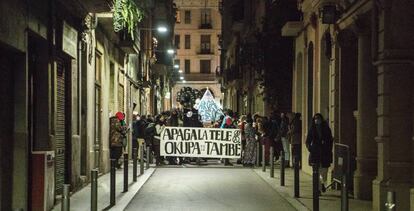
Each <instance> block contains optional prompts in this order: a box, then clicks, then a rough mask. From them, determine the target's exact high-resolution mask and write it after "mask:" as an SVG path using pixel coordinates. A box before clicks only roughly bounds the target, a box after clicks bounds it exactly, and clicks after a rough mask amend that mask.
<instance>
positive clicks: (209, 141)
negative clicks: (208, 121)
mask: <svg viewBox="0 0 414 211" xmlns="http://www.w3.org/2000/svg"><path fill="white" fill-rule="evenodd" d="M240 135H241V133H240V130H239V129H221V128H196V127H165V128H164V130H163V131H162V132H161V136H160V138H161V143H160V153H161V156H173V157H201V158H236V159H237V158H240V157H241V136H240Z"/></svg>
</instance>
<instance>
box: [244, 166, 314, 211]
mask: <svg viewBox="0 0 414 211" xmlns="http://www.w3.org/2000/svg"><path fill="white" fill-rule="evenodd" d="M252 171H253V172H255V173H256V174H257V176H259V177H260V178H261V179H262V180H263V181H265V182H266V183H267V184H268V185H269V186H270V187H271V188H272V189H274V190H275V191H276V192H277V193H279V195H280V196H282V197H283V198H284V199H285V200H286V201H287V202H289V204H290V205H292V206H293V207H294V208H295V209H296V210H300V211H310V210H311V209H309V208H308V207H306V206H305V205H304V204H303V203H302V202H300V201H299V200H298V199H296V198H294V197H292V196H291V195H290V194H289V193H288V192H287V191H286V190H285V189H286V188H282V187H279V186H277V185H276V183H275V182H274V180H275V179H274V178H270V176H269V175H267V176H264V175H262V174H260V172H261V169H252Z"/></svg>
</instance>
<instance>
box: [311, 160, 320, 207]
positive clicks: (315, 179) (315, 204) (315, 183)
mask: <svg viewBox="0 0 414 211" xmlns="http://www.w3.org/2000/svg"><path fill="white" fill-rule="evenodd" d="M312 170H313V171H312V186H313V194H312V195H313V211H319V164H313V166H312Z"/></svg>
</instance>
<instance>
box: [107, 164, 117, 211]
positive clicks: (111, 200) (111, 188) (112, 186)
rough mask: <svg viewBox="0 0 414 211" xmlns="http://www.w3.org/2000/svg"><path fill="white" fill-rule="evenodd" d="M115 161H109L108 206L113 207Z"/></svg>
mask: <svg viewBox="0 0 414 211" xmlns="http://www.w3.org/2000/svg"><path fill="white" fill-rule="evenodd" d="M116 161H117V160H116V159H111V181H110V195H109V197H110V200H109V201H110V205H111V206H114V205H115V182H116V177H115V176H116V175H115V174H116V172H115V171H116Z"/></svg>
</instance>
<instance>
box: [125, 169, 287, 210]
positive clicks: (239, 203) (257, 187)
mask: <svg viewBox="0 0 414 211" xmlns="http://www.w3.org/2000/svg"><path fill="white" fill-rule="evenodd" d="M126 210H157V211H158V210H180V211H181V210H196V211H200V210H209V211H212V210H237V211H241V210H252V211H260V210H280V211H289V210H295V209H294V208H293V207H292V206H291V205H290V204H289V203H288V202H287V201H286V200H285V199H284V198H283V197H282V196H280V195H279V194H278V193H277V192H276V191H275V190H274V189H272V188H271V187H269V185H268V184H267V183H265V182H264V181H263V180H262V179H261V178H260V177H259V176H257V175H256V173H254V172H253V170H251V169H234V168H158V169H157V170H156V171H155V173H154V174H153V175H152V177H151V178H150V179H149V180H148V181H147V183H146V184H145V185H144V186H143V187H142V189H141V190H140V191H139V192H138V193H137V195H135V197H134V198H133V200H132V201H131V202H130V204H129V205H128V207H127V208H126Z"/></svg>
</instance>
